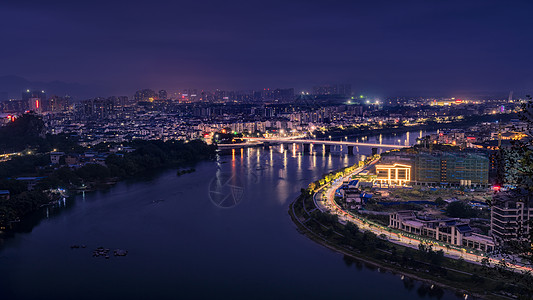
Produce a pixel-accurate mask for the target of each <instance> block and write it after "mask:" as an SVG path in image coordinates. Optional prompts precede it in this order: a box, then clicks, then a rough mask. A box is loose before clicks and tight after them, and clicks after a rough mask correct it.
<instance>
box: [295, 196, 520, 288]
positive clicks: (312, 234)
mask: <svg viewBox="0 0 533 300" xmlns="http://www.w3.org/2000/svg"><path fill="white" fill-rule="evenodd" d="M296 201H297V200H295V201H294V202H296ZM294 202H292V203H291V204H290V205H289V216H290V217H291V220H292V221H293V223H294V225H295V226H296V227H297V230H298V232H299V233H300V234H302V235H304V236H306V237H307V238H309V239H310V240H312V241H313V242H315V243H317V244H318V245H320V246H323V247H325V248H327V249H329V250H331V251H333V252H336V253H339V254H342V255H344V256H347V257H350V258H351V259H353V260H355V261H359V262H361V263H364V264H368V265H372V266H374V267H376V268H381V269H384V270H387V271H389V272H391V273H392V274H393V275H394V274H399V275H403V276H405V277H406V278H409V279H413V280H417V281H420V282H423V283H426V284H431V285H435V286H438V287H439V288H442V289H446V290H451V291H454V292H455V293H456V294H457V293H460V294H462V295H469V296H474V297H476V298H479V299H488V298H486V297H487V296H492V297H496V298H492V299H513V298H509V297H505V296H503V295H495V294H491V295H481V294H478V293H474V292H470V291H466V290H464V289H461V288H457V287H453V286H450V285H447V284H444V283H441V282H438V281H435V280H436V279H430V278H425V277H420V276H418V275H415V274H412V273H408V272H406V271H403V270H402V269H399V268H395V267H393V266H391V265H385V263H384V262H381V261H377V260H373V259H370V258H368V257H364V256H362V255H357V254H355V253H353V252H351V251H349V250H345V249H339V247H341V246H339V245H335V244H334V243H332V242H330V241H328V240H325V239H324V238H322V237H320V236H319V235H318V234H317V233H315V232H313V231H312V230H310V229H308V228H307V227H306V226H305V225H303V224H302V223H301V221H300V220H298V217H297V216H296V215H295V212H293V209H294V208H293V204H294Z"/></svg>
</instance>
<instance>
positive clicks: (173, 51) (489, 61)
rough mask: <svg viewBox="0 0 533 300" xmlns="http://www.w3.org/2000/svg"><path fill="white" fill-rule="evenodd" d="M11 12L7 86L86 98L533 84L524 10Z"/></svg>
mask: <svg viewBox="0 0 533 300" xmlns="http://www.w3.org/2000/svg"><path fill="white" fill-rule="evenodd" d="M2 6H4V9H2V11H1V12H0V15H1V16H2V18H0V22H1V23H2V27H3V28H10V30H9V32H6V34H5V36H4V41H5V45H7V47H3V48H2V50H0V57H2V59H1V62H2V65H3V68H2V71H1V73H0V79H6V78H7V79H13V77H12V76H19V77H22V78H25V79H27V80H28V81H29V82H30V83H31V82H41V83H45V84H44V85H47V86H48V85H50V84H47V83H48V82H52V83H53V84H55V85H56V86H58V90H64V89H65V87H64V86H67V87H70V89H71V90H72V91H71V92H70V93H71V94H73V95H74V96H77V95H76V94H78V95H79V96H80V97H82V98H83V97H94V96H99V95H100V96H101V95H111V94H115V95H119V94H127V95H128V94H131V93H132V91H135V90H138V89H141V88H153V89H154V90H159V89H167V90H172V89H173V88H174V87H175V88H176V89H178V88H183V87H188V88H193V87H195V88H202V89H210V90H214V89H217V88H218V89H224V90H242V89H262V88H266V87H270V88H276V87H280V88H285V87H294V88H295V89H296V90H302V89H306V88H309V87H312V86H314V85H319V84H325V83H337V82H339V83H340V82H346V83H350V84H352V86H353V89H354V90H357V91H360V92H365V93H371V94H374V95H378V96H382V97H385V96H391V95H431V94H440V95H442V94H445V95H449V94H452V93H453V94H461V93H462V94H472V93H473V94H485V95H494V94H504V95H505V94H506V93H508V92H509V91H511V90H513V91H515V93H517V94H520V93H525V92H526V91H527V90H528V89H529V88H530V86H531V84H532V83H533V77H532V76H531V74H530V72H529V70H530V69H531V67H532V65H531V59H530V58H529V53H528V49H529V48H530V47H529V46H530V43H531V41H530V40H529V39H525V38H524V37H526V36H527V32H528V29H529V28H531V25H532V24H531V22H533V21H531V19H530V18H529V16H528V15H527V13H528V11H531V8H532V7H531V6H532V4H531V3H527V2H526V1H520V2H513V5H502V4H501V2H499V1H483V2H481V1H479V2H478V1H476V2H469V3H463V2H458V1H448V2H446V3H438V4H436V3H426V2H422V1H409V2H402V3H401V4H398V3H394V2H388V1H385V2H381V3H365V4H361V3H346V2H345V1H335V2H331V3H323V2H320V1H312V2H309V1H305V2H304V1H292V2H290V3H285V2H280V1H274V2H269V3H268V4H262V5H261V4H257V3H239V2H236V1H232V2H224V4H220V3H214V2H210V1H199V2H195V3H166V2H164V1H155V2H151V3H150V4H145V3H140V2H131V1H130V2H127V3H126V2H121V1H114V2H113V3H107V4H105V5H103V2H102V3H99V2H96V3H94V2H91V4H90V5H89V4H84V3H62V1H52V2H50V3H47V4H46V5H43V4H41V3H39V2H38V1H35V2H33V3H30V4H28V3H25V4H24V5H21V4H20V3H18V2H15V1H8V2H5V3H4V4H2ZM22 19H23V20H24V22H20V21H18V20H22ZM19 79H20V78H19ZM63 83H67V84H63ZM4 85H6V84H4ZM2 87H3V86H2V80H0V88H2ZM23 88H39V89H40V88H46V89H47V88H48V87H38V86H26V87H23ZM3 89H4V90H5V88H3ZM4 90H2V89H0V92H8V93H13V91H4ZM19 92H20V91H19Z"/></svg>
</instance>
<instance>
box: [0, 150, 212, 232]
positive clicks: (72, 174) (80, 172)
mask: <svg viewBox="0 0 533 300" xmlns="http://www.w3.org/2000/svg"><path fill="white" fill-rule="evenodd" d="M124 146H129V147H132V148H134V149H136V150H135V151H133V152H130V153H119V154H110V155H109V156H107V158H106V160H105V165H104V164H97V163H87V164H85V165H83V166H81V167H79V168H69V167H67V166H63V167H60V168H57V169H55V168H54V167H53V166H50V157H49V155H48V154H42V153H41V154H36V155H26V156H22V157H15V158H14V159H12V160H9V161H7V162H3V163H0V190H9V191H10V194H11V197H10V199H9V200H0V225H1V224H4V225H5V224H7V223H8V222H9V221H13V220H15V219H18V218H20V217H22V216H24V215H26V214H28V213H30V212H32V211H35V210H36V209H38V208H39V207H40V206H42V205H45V204H47V203H49V202H50V201H54V200H55V198H57V197H59V196H58V195H57V194H53V193H52V192H50V190H51V189H57V188H62V189H67V190H68V189H77V188H80V187H82V186H83V187H86V188H90V189H92V188H97V187H98V186H100V185H102V184H106V183H108V182H116V181H118V180H120V179H124V178H131V177H134V176H137V175H141V174H143V173H145V172H148V171H152V170H157V169H161V168H168V167H181V166H190V165H192V164H194V163H195V162H198V161H200V160H205V159H210V158H212V157H213V156H214V155H215V150H216V147H215V146H212V145H207V144H205V143H204V142H202V141H199V140H195V141H190V142H183V141H174V140H171V141H166V142H164V141H159V140H154V141H141V140H139V141H133V142H129V143H124ZM109 147H110V145H107V144H105V145H97V147H96V148H102V149H101V150H104V149H107V148H109ZM82 149H84V148H82ZM85 150H88V149H85ZM91 150H93V149H91ZM21 175H25V176H28V175H31V176H39V177H43V178H42V179H40V180H39V182H38V184H37V185H36V186H35V188H34V189H33V190H32V191H29V190H28V187H27V185H26V183H23V182H21V181H19V180H16V177H18V176H21Z"/></svg>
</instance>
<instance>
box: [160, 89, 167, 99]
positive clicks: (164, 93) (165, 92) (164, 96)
mask: <svg viewBox="0 0 533 300" xmlns="http://www.w3.org/2000/svg"><path fill="white" fill-rule="evenodd" d="M158 94H159V100H167V97H168V95H167V91H166V90H160V91H159V93H158Z"/></svg>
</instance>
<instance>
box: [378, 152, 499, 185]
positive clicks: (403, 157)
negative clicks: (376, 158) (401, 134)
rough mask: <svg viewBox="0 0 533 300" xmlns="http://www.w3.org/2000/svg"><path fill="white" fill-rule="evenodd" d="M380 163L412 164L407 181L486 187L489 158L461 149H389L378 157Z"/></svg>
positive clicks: (412, 182) (415, 183)
mask: <svg viewBox="0 0 533 300" xmlns="http://www.w3.org/2000/svg"><path fill="white" fill-rule="evenodd" d="M382 162H383V163H384V164H386V163H390V164H394V163H398V164H405V165H410V166H412V174H411V184H413V185H445V186H446V185H447V186H473V187H488V186H489V182H488V177H489V159H488V158H487V157H486V156H484V155H481V154H476V153H462V152H443V151H432V152H423V151H420V152H417V153H406V152H400V153H398V152H393V153H390V154H387V155H384V156H383V157H382Z"/></svg>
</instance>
